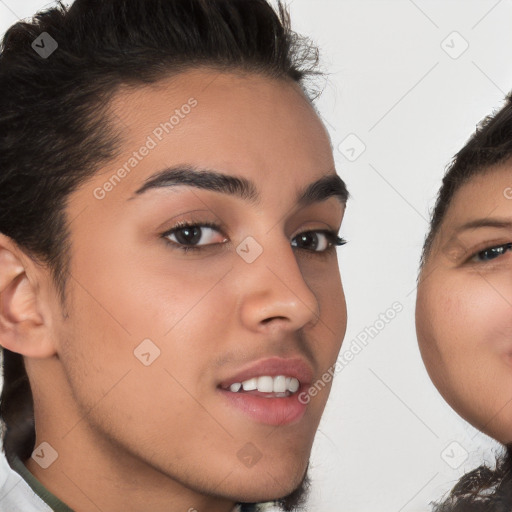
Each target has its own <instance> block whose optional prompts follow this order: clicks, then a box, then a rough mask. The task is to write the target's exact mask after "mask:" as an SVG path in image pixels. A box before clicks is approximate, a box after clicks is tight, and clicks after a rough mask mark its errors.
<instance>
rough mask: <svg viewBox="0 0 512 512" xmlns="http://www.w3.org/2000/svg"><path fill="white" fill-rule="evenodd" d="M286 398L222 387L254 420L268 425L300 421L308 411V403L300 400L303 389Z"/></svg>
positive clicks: (238, 407)
mask: <svg viewBox="0 0 512 512" xmlns="http://www.w3.org/2000/svg"><path fill="white" fill-rule="evenodd" d="M302 387H303V386H301V387H300V388H299V390H298V391H297V392H296V393H294V394H293V395H291V396H288V397H284V398H266V397H263V396H261V397H260V396H257V395H251V394H248V393H233V392H231V391H226V390H224V389H221V390H220V392H221V393H222V395H223V396H225V397H226V399H227V400H228V401H229V403H230V404H231V405H232V406H234V407H236V408H237V409H238V410H240V411H242V412H243V413H245V414H246V415H247V416H249V417H250V418H251V419H252V420H253V421H256V422H258V423H264V424H266V425H274V426H279V425H290V424H292V423H297V422H299V421H300V420H301V419H302V417H303V416H304V413H305V412H306V407H307V404H302V403H301V402H299V396H300V393H301V391H302Z"/></svg>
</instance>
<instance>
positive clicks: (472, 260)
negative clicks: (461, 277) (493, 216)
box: [468, 242, 512, 264]
mask: <svg viewBox="0 0 512 512" xmlns="http://www.w3.org/2000/svg"><path fill="white" fill-rule="evenodd" d="M494 249H502V252H500V253H499V254H497V255H496V256H495V257H494V258H490V259H488V260H476V259H475V258H476V257H477V256H481V255H482V254H484V253H486V252H488V251H492V250H494ZM511 249H512V242H509V243H506V244H499V245H491V246H490V247H486V248H485V249H482V250H480V251H477V252H475V253H474V254H473V255H472V256H470V257H469V259H468V263H479V264H485V263H488V262H490V261H493V260H495V259H497V258H500V257H501V256H503V255H504V254H506V253H507V251H510V250H511Z"/></svg>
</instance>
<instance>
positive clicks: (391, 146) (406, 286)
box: [0, 0, 512, 512]
mask: <svg viewBox="0 0 512 512" xmlns="http://www.w3.org/2000/svg"><path fill="white" fill-rule="evenodd" d="M288 4H289V5H290V10H291V14H292V23H293V26H294V28H295V29H296V30H297V31H299V32H301V33H304V34H307V35H308V36H309V37H311V38H312V39H313V40H314V41H315V42H316V43H317V44H318V45H319V46H320V48H321V50H322V57H323V68H324V69H325V70H326V71H328V72H329V73H330V76H329V79H328V80H327V82H326V83H325V89H324V92H323V95H322V96H321V98H320V100H319V101H318V106H319V109H320V112H321V114H322V117H323V118H324V121H325V122H326V124H327V126H328V128H329V130H330V133H331V136H332V141H333V145H334V147H335V157H336V163H337V166H338V172H339V174H340V175H341V176H342V178H343V179H344V180H345V181H346V183H347V185H348V187H349V190H350V192H351V194H352V198H351V200H350V202H349V206H348V210H347V215H346V221H345V225H344V229H343V230H342V234H343V236H344V237H345V238H347V239H348V240H349V244H348V245H346V246H345V247H343V248H341V249H339V258H340V267H341V271H342V276H343V279H344V286H345V292H346V296H347V301H348V309H349V326H348V331H347V336H346V338H345V343H344V348H343V349H342V350H349V348H350V347H353V346H354V345H352V341H353V340H354V339H355V338H356V336H358V335H359V334H360V333H361V332H362V331H364V329H365V328H368V327H370V326H373V325H374V324H375V322H376V321H377V320H378V318H379V314H381V313H384V312H385V311H387V310H388V309H389V308H390V307H391V305H392V304H393V303H394V302H396V301H398V302H400V303H401V304H402V305H403V308H404V309H403V311H402V312H401V313H399V314H398V315H397V316H396V318H395V319H394V320H393V321H391V322H390V323H389V324H388V325H386V326H385V328H383V329H380V330H379V333H378V335H376V336H374V337H372V338H370V339H369V342H368V343H367V346H366V347H364V349H363V350H361V351H360V352H359V353H358V354H357V355H355V357H354V358H353V360H352V361H351V362H350V363H349V364H348V365H347V366H345V367H344V369H343V370H342V371H341V372H339V373H338V374H337V376H336V379H335V384H334V387H333V392H332V394H331V398H330V402H329V404H328V406H327V409H326V413H325V415H324V418H323V420H322V423H321V428H320V430H319V432H318V435H317V438H316V442H315V446H314V451H313V457H312V471H311V475H312V477H313V491H312V495H311V503H310V505H309V507H308V510H311V511H315V512H338V511H349V512H363V511H371V512H376V511H379V512H402V511H403V512H413V511H414V512H418V511H426V510H429V505H428V504H429V502H431V501H432V500H435V499H439V498H440V497H441V496H442V495H443V493H445V492H446V491H448V490H449V489H450V488H451V487H452V485H453V484H454V482H455V481H456V480H457V479H458V478H459V476H460V475H462V474H463V473H464V472H466V471H468V470H469V469H472V468H473V467H475V466H477V465H479V464H480V462H481V461H482V460H484V459H487V460H490V461H491V460H493V456H492V451H493V450H494V449H496V445H495V444H494V443H492V442H491V441H490V440H489V439H487V438H486V437H485V436H483V435H482V434H479V433H477V432H476V431H475V430H474V429H473V428H472V427H470V426H469V425H467V424H466V423H465V422H464V421H462V420H461V419H459V418H458V417H457V416H456V414H455V413H454V412H452V411H451V409H450V408H449V407H448V406H447V405H446V404H445V403H444V401H443V400H442V398H441V397H440V396H439V394H438V393H437V391H436V390H435V389H434V387H433V386H432V384H431V383H430V381H429V379H428V376H427V374H426V372H425V369H424V367H423V364H422V361H421V358H420V355H419V351H418V348H417V344H416V338H415V330H414V301H415V282H416V274H417V266H418V260H419V256H420V249H421V245H422V242H423V238H424V235H425V231H426V229H427V220H428V217H429V211H430V208H431V207H432V204H433V199H434V197H435V194H436V192H437V189H438V187H439V184H440V180H441V177H442V174H443V172H444V167H445V166H446V164H447V163H448V162H449V161H450V159H451V157H452V156H453V155H454V153H455V152H456V151H457V150H458V149H459V148H460V147H461V146H462V144H463V143H464V142H465V140H466V139H467V137H468V136H469V135H470V134H471V132H472V131H473V130H474V128H475V125H476V123H477V122H478V121H479V120H480V119H481V118H482V117H484V116H485V115H487V114H489V113H490V112H491V111H492V110H493V109H494V108H497V107H499V106H500V105H501V104H502V100H503V97H504V96H505V94H506V93H507V92H508V91H509V89H510V88H512V61H511V60H512V59H511V58H510V55H511V52H510V49H511V48H512V2H511V1H510V0H500V1H496V0H479V1H475V0H473V1H470V0H439V1H432V0H429V1H427V0H414V1H413V0H393V1H391V0H374V1H370V0H359V1H356V0H352V1H349V0H288ZM45 5H48V3H47V2H41V1H37V0H23V3H21V2H20V0H0V32H2V33H3V32H4V31H5V29H6V28H7V27H8V26H9V25H11V24H12V23H14V22H16V21H17V19H18V18H23V17H28V16H30V15H32V14H33V13H34V12H35V11H36V10H38V9H39V8H41V7H43V6H45ZM453 32H457V33H458V34H453ZM443 41H444V43H443ZM466 45H468V47H467V49H466V50H465V51H464V52H463V53H461V52H462V50H464V48H465V46H466ZM450 54H451V55H450ZM459 54H460V55H459ZM454 57H457V58H454ZM351 133H352V134H355V135H356V136H357V137H358V138H359V139H360V141H361V142H360V143H359V142H358V144H359V146H357V145H355V144H354V139H348V141H346V142H344V143H343V141H344V139H345V138H346V137H347V136H348V135H349V134H351ZM340 143H341V146H340ZM361 143H362V144H364V146H365V150H364V151H363V152H362V153H361V154H360V155H359V156H358V158H357V159H355V161H350V160H351V159H352V160H353V159H354V157H355V156H357V154H358V149H359V148H363V146H362V145H361ZM340 147H341V150H340V149H339V148H340ZM343 148H345V154H346V155H347V156H348V157H349V158H347V157H346V156H344V154H343ZM350 148H354V152H352V151H350ZM347 149H348V151H347ZM352 153H353V154H352ZM511 185H512V175H511ZM380 325H381V324H379V326H380ZM453 443H456V444H453ZM466 453H467V455H466ZM443 454H444V456H443ZM466 457H467V459H466ZM464 459H466V460H465V461H464ZM461 462H462V464H461ZM454 466H456V468H455V469H454Z"/></svg>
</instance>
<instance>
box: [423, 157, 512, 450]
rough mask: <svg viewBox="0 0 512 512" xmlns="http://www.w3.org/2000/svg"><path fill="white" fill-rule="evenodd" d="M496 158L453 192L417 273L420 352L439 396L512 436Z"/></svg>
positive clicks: (502, 177)
mask: <svg viewBox="0 0 512 512" xmlns="http://www.w3.org/2000/svg"><path fill="white" fill-rule="evenodd" d="M511 169H512V167H511V165H510V164H504V165H500V166H498V167H496V168H495V169H492V170H490V171H488V172H486V173H485V174H482V175H478V176H476V177H475V178H473V179H472V180H471V181H469V182H468V183H467V184H465V185H464V186H463V187H462V188H461V189H460V190H459V191H458V192H457V193H456V195H455V197H454V199H453V201H452V203H451V205H450V206H449V208H448V211H447V214H446V216H445V218H444V220H443V222H442V225H441V227H440V230H439V232H438V233H437V234H436V237H435V239H434V243H433V246H432V251H431V253H430V255H429V257H428V258H427V261H426V263H425V266H424V268H423V269H422V272H421V276H420V283H419V286H418V299H417V310H416V322H417V334H418V340H419V345H420V349H421V354H422V357H423V360H424V362H425V364H426V367H427V370H428V372H429V374H430V376H431V378H432V381H433V382H434V384H435V385H436V387H437V388H438V389H439V391H440V392H441V394H442V395H443V396H444V398H445V399H446V401H447V402H448V403H449V404H450V405H451V406H452V407H453V408H454V409H455V410H456V411H457V412H458V413H459V414H460V415H461V416H462V417H463V418H465V419H466V420H468V421H469V422H470V423H472V424H473V425H474V426H475V427H476V428H478V429H479V430H482V431H483V432H485V433H487V434H489V435H490V436H492V437H494V438H496V439H498V440H499V441H501V442H503V443H507V442H510V441H512V250H511V247H512V199H511V197H512V196H511V194H510V192H512V189H511V186H512V172H511Z"/></svg>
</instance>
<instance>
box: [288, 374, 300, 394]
mask: <svg viewBox="0 0 512 512" xmlns="http://www.w3.org/2000/svg"><path fill="white" fill-rule="evenodd" d="M299 386H300V384H299V381H298V380H297V379H294V378H293V377H292V378H291V379H290V384H288V389H289V390H290V391H291V392H292V393H295V391H297V390H298V389H299Z"/></svg>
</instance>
